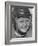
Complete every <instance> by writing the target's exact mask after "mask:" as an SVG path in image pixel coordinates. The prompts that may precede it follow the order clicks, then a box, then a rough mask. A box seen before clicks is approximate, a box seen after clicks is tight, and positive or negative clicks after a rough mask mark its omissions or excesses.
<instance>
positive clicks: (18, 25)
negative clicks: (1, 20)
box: [5, 2, 37, 44]
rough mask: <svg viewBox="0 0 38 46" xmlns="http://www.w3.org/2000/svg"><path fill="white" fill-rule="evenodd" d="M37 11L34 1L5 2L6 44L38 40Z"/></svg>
mask: <svg viewBox="0 0 38 46" xmlns="http://www.w3.org/2000/svg"><path fill="white" fill-rule="evenodd" d="M36 12H37V4H34V3H21V2H5V44H14V43H15V44H19V43H32V42H36V41H37V35H36V34H37V33H36V32H37V24H36V23H37V13H36ZM35 26H36V27H35Z"/></svg>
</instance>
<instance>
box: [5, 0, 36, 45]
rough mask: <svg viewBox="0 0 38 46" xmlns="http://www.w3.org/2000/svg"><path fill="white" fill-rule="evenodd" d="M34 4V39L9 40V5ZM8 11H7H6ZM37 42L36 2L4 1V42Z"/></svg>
mask: <svg viewBox="0 0 38 46" xmlns="http://www.w3.org/2000/svg"><path fill="white" fill-rule="evenodd" d="M20 4H21V5H22V4H23V5H24V6H25V5H34V6H35V40H34V41H23V42H21V41H20V42H19V41H18V42H12V43H11V42H9V40H10V32H9V31H10V30H11V27H12V25H11V23H10V22H11V16H10V14H9V12H11V11H9V6H11V5H13V6H15V5H16V6H18V5H20ZM8 11H9V12H8ZM36 42H37V4H36V3H27V2H11V1H6V2H5V44H22V43H36Z"/></svg>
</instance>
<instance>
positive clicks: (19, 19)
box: [16, 18, 29, 21]
mask: <svg viewBox="0 0 38 46" xmlns="http://www.w3.org/2000/svg"><path fill="white" fill-rule="evenodd" d="M16 20H17V21H21V20H29V19H28V18H17V19H16Z"/></svg>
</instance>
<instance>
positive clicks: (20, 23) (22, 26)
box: [16, 18, 31, 32]
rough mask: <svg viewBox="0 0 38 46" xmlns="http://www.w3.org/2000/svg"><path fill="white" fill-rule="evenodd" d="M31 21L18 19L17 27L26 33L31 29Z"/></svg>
mask: <svg viewBox="0 0 38 46" xmlns="http://www.w3.org/2000/svg"><path fill="white" fill-rule="evenodd" d="M30 22H31V21H30V19H28V18H17V19H16V25H17V28H18V29H19V30H20V31H22V32H26V31H27V29H28V28H29V26H30Z"/></svg>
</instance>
